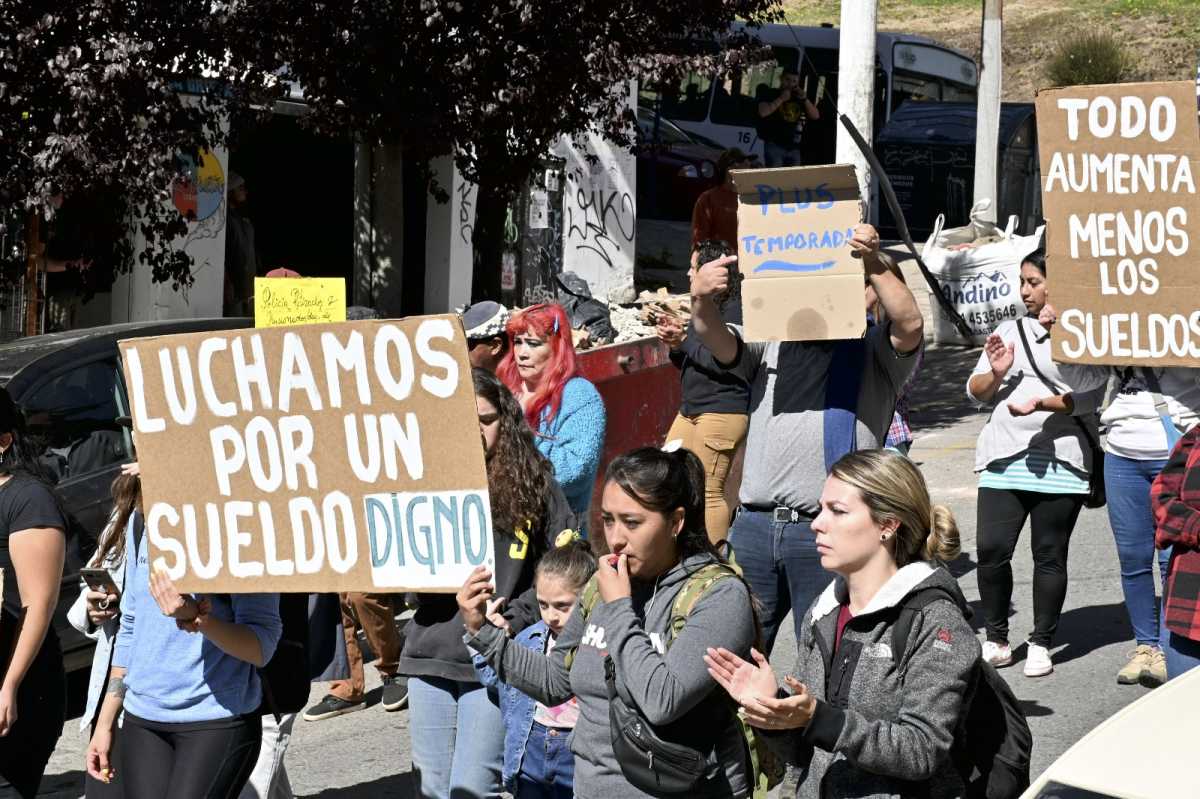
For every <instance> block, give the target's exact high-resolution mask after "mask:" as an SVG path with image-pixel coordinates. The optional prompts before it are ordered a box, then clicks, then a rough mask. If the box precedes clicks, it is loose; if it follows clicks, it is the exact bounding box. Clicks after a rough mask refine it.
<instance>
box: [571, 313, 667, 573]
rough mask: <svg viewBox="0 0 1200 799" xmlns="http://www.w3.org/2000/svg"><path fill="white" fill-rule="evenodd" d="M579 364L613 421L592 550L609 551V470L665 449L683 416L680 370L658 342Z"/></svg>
mask: <svg viewBox="0 0 1200 799" xmlns="http://www.w3.org/2000/svg"><path fill="white" fill-rule="evenodd" d="M577 359H578V363H579V371H580V374H582V375H583V376H584V377H586V378H587V379H588V380H590V381H592V383H593V384H594V385H595V386H596V389H597V390H598V391H599V392H600V396H601V397H603V398H604V407H605V410H606V412H607V415H608V427H607V430H606V432H605V434H604V453H603V455H602V456H601V460H600V471H599V473H598V474H597V475H596V486H595V489H594V490H593V493H592V509H591V518H590V519H589V520H588V534H589V537H590V538H591V540H592V542H593V548H594V549H596V550H597V551H604V550H605V546H604V534H603V530H604V527H603V526H602V525H601V524H600V494H601V491H602V490H603V488H604V470H605V469H606V468H608V464H609V462H610V461H611V460H612V459H613V458H615V457H616V456H618V455H620V454H621V453H623V452H628V451H629V450H631V449H636V448H637V447H646V446H650V447H660V446H662V443H663V439H664V438H666V435H667V430H669V429H670V427H671V422H672V421H674V419H675V413H676V412H677V411H678V410H679V370H678V369H676V368H675V366H674V364H672V363H671V359H670V358H669V357H668V356H667V347H666V345H664V344H663V343H662V342H661V341H659V340H658V339H657V338H655V337H653V336H651V337H649V338H642V339H638V340H636V341H630V342H627V343H625V344H610V345H608V346H607V347H598V348H596V349H594V350H583V351H581V352H579V353H578V355H577Z"/></svg>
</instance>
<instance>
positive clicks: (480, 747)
mask: <svg viewBox="0 0 1200 799" xmlns="http://www.w3.org/2000/svg"><path fill="white" fill-rule="evenodd" d="M472 374H473V377H474V382H475V403H476V409H477V411H478V414H479V435H480V437H481V438H482V439H483V448H484V452H485V456H486V461H487V475H488V490H489V493H490V496H491V510H492V535H493V537H494V540H495V547H496V567H495V570H494V571H495V589H496V591H495V596H496V597H497V598H498V599H497V601H496V603H495V604H494V605H493V607H492V608H491V611H492V618H493V623H494V624H496V625H497V626H501V627H505V628H506V629H507V630H508V631H509V632H510V633H512V634H514V635H515V634H516V633H519V632H520V631H521V630H523V629H524V628H525V627H528V626H529V625H531V624H534V623H536V622H537V621H539V620H540V619H541V612H540V610H539V608H538V603H537V595H536V594H535V592H534V589H533V582H534V572H535V570H536V569H537V564H538V560H539V559H540V558H541V556H542V555H543V554H544V553H545V552H546V551H547V550H548V549H549V548H550V547H551V546H552V545H553V543H554V540H555V539H556V538H557V537H558V535H559V534H560V533H561V532H562V531H563V530H565V529H569V528H572V527H573V526H574V522H575V519H574V516H573V514H572V513H571V510H570V508H569V507H568V505H567V500H566V498H565V497H564V496H563V492H562V489H561V488H559V486H558V484H557V483H556V482H555V480H554V475H553V469H552V467H551V466H550V462H549V461H547V460H546V458H545V457H544V456H542V455H541V454H540V453H539V452H538V450H537V447H536V446H535V445H534V442H533V433H532V431H531V430H530V429H529V426H528V425H527V424H525V419H524V414H523V413H522V410H521V406H520V404H519V403H518V402H517V400H516V399H515V398H514V397H513V395H512V394H511V393H510V392H509V390H508V389H507V388H505V387H504V384H503V383H501V382H500V380H499V379H497V377H496V376H495V375H493V374H492V373H490V372H488V371H486V370H484V369H475V370H473V372H472ZM506 601H507V607H505V606H504V605H505V604H506ZM462 633H463V620H462V617H461V615H460V614H459V612H458V606H457V604H456V602H455V599H454V597H453V596H452V595H449V594H422V595H420V597H419V601H418V606H417V612H416V615H414V616H413V619H412V621H411V622H410V623H409V625H408V628H407V630H406V634H405V642H404V652H403V654H402V655H401V657H400V672H401V673H402V674H405V675H407V676H408V677H409V681H408V702H409V729H410V731H411V734H412V757H413V777H414V779H415V781H416V785H417V796H419V797H422V799H448V797H451V796H472V797H498V796H500V791H501V770H502V766H503V759H504V724H503V721H502V719H501V716H500V708H499V705H498V704H497V701H498V700H497V698H496V696H495V695H494V694H492V693H490V692H489V691H488V690H487V689H486V688H485V687H484V686H483V685H481V684H480V683H479V679H478V677H477V675H476V673H475V668H474V666H473V665H472V663H471V654H470V652H468V651H467V648H466V646H465V645H464V644H463V640H462Z"/></svg>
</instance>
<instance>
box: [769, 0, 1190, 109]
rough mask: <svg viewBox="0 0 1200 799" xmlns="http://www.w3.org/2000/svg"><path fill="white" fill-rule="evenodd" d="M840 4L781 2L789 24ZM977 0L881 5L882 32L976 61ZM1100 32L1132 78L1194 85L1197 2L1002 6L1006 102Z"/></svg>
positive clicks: (1015, 0)
mask: <svg viewBox="0 0 1200 799" xmlns="http://www.w3.org/2000/svg"><path fill="white" fill-rule="evenodd" d="M839 7H840V3H839V2H838V0H784V9H785V13H786V15H787V18H788V21H790V22H793V23H796V24H801V25H817V24H820V23H822V22H832V23H833V24H835V25H836V24H837V23H838V19H839ZM981 7H982V2H981V0H880V1H879V27H880V29H881V30H891V31H903V32H905V33H918V34H921V35H923V36H928V37H930V38H932V39H936V40H938V41H940V42H942V43H944V44H948V45H951V46H952V47H956V48H958V49H960V50H962V51H963V52H966V53H969V54H971V55H972V56H974V57H976V58H978V56H979V28H980V9H981ZM1096 28H1103V29H1106V30H1109V31H1111V32H1112V33H1113V34H1114V36H1116V38H1117V39H1118V41H1120V42H1121V43H1122V44H1124V45H1125V47H1126V49H1127V50H1128V53H1129V56H1130V59H1131V60H1132V62H1133V69H1132V71H1131V74H1130V75H1129V76H1128V79H1129V80H1146V81H1149V80H1192V79H1194V78H1195V76H1196V61H1197V56H1198V51H1200V0H1005V2H1004V99H1005V100H1008V101H1013V102H1032V101H1033V96H1034V93H1035V92H1036V91H1037V90H1038V89H1039V88H1043V87H1045V86H1047V85H1048V84H1049V81H1048V79H1047V78H1046V73H1045V70H1046V64H1047V62H1048V61H1049V60H1050V57H1051V54H1052V53H1053V51H1054V48H1055V45H1056V44H1057V43H1058V42H1059V41H1060V40H1061V39H1063V38H1065V37H1067V36H1070V35H1071V34H1072V33H1076V32H1079V31H1086V30H1094V29H1096Z"/></svg>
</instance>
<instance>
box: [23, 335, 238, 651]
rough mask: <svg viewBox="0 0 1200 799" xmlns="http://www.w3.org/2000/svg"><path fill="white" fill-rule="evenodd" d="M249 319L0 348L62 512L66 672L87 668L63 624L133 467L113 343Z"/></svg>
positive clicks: (78, 642)
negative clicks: (123, 476) (119, 482)
mask: <svg viewBox="0 0 1200 799" xmlns="http://www.w3.org/2000/svg"><path fill="white" fill-rule="evenodd" d="M253 324H254V322H253V320H252V319H186V320H172V321H163V322H131V323H127V324H118V325H107V326H104V327H94V328H88V329H86V330H72V331H67V332H64V333H50V334H47V335H44V336H31V337H29V338H23V339H18V340H16V341H12V342H9V343H7V344H2V345H0V385H3V386H4V387H5V388H7V389H8V392H9V394H10V395H11V396H12V398H13V399H14V400H15V401H16V403H17V405H19V406H20V407H21V410H22V411H23V413H24V416H25V421H26V435H28V436H30V437H31V439H32V440H34V441H35V442H36V444H37V446H38V447H39V448H40V451H41V464H42V466H43V467H44V471H45V472H46V473H47V475H48V476H49V477H50V478H51V479H52V480H53V481H54V482H55V485H56V487H57V490H58V493H59V496H61V497H62V500H63V505H64V507H65V510H66V512H67V522H68V528H69V529H68V530H67V559H66V566H65V567H64V569H63V578H62V588H61V590H60V593H59V599H58V609H57V611H56V612H55V615H54V628H55V629H56V630H57V631H58V635H59V638H60V639H61V640H62V647H63V658H64V661H65V663H66V668H67V671H74V670H76V669H85V668H88V667H89V666H90V665H91V658H92V655H91V651H92V642H91V641H90V640H89V639H87V638H85V637H84V636H82V635H80V634H79V633H78V632H77V631H76V630H75V629H74V628H73V627H71V625H70V624H68V623H67V617H66V616H67V610H68V609H69V608H70V607H71V604H72V603H73V602H74V601H75V598H76V597H77V596H78V595H79V569H80V568H81V567H82V566H83V565H84V564H85V563H86V562H87V559H88V558H89V557H90V556H91V554H92V552H93V551H94V550H95V548H96V541H97V539H98V538H99V536H100V533H101V532H102V531H103V529H104V524H105V522H106V521H107V520H108V517H109V514H110V513H111V511H112V496H111V492H110V488H111V485H112V481H113V478H115V477H116V476H117V474H118V473H119V472H120V470H121V464H123V463H128V462H130V461H131V460H133V439H132V436H131V435H130V432H129V430H128V429H126V428H125V427H123V426H122V425H120V424H118V422H117V419H118V418H120V417H122V416H128V415H129V402H128V395H127V393H126V390H125V379H124V376H123V374H122V372H121V365H120V360H119V356H118V352H117V342H118V341H120V340H122V339H128V338H138V337H140V336H157V335H166V334H171V333H195V332H200V331H204V330H228V329H233V328H244V327H252V326H253Z"/></svg>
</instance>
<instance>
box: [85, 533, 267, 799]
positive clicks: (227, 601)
mask: <svg viewBox="0 0 1200 799" xmlns="http://www.w3.org/2000/svg"><path fill="white" fill-rule="evenodd" d="M134 520H135V516H131V517H130V522H129V523H128V524H127V526H126V530H125V535H126V542H125V551H126V552H127V553H133V557H132V558H128V557H127V559H126V562H127V563H128V564H129V572H128V574H127V575H126V579H125V595H124V597H122V602H121V624H120V630H119V632H118V633H117V640H116V646H115V651H114V653H113V659H112V668H111V670H110V673H109V681H108V688H107V691H106V694H105V697H104V702H103V704H102V705H101V708H100V713H99V715H98V716H97V719H96V726H95V732H94V733H93V734H92V740H91V743H90V744H89V745H88V750H87V772H88V774H89V775H90V776H91V777H92V778H93V779H97V780H100V781H102V782H106V783H107V782H110V781H114V780H120V781H121V782H123V783H124V789H125V797H126V799H159V797H163V796H170V797H172V799H225V798H226V797H230V796H236V795H237V794H238V792H239V791H240V790H241V789H242V787H243V786H244V785H245V783H246V781H247V779H248V778H249V777H250V773H251V770H252V769H253V768H254V765H255V761H256V760H257V758H258V753H259V747H260V745H261V742H262V741H261V736H262V715H261V714H262V710H261V705H262V702H263V690H262V684H261V680H260V677H259V675H258V673H256V670H257V669H258V668H261V667H263V666H264V665H265V664H266V663H267V662H268V661H270V660H271V656H272V655H273V654H274V652H275V648H276V645H277V644H278V643H279V640H280V637H281V635H282V632H283V625H282V623H281V621H280V617H279V595H278V594H206V595H203V596H201V597H195V596H192V595H188V594H180V593H179V592H178V591H177V590H176V589H175V586H174V584H173V583H172V582H171V580H170V578H168V577H167V575H166V573H165V569H163V568H161V566H160V564H159V563H157V562H156V563H155V565H154V568H153V570H152V569H151V566H150V564H149V563H148V553H147V550H148V549H149V547H148V546H147V544H146V542H145V541H144V540H142V539H143V538H144V536H142V535H140V530H135V525H134ZM122 710H123V711H124V723H123V725H122V727H121V745H122V749H121V757H120V762H119V763H114V762H113V761H112V759H111V758H110V754H111V752H112V741H113V730H114V725H115V723H116V720H117V716H118V714H120V713H121V712H122Z"/></svg>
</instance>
